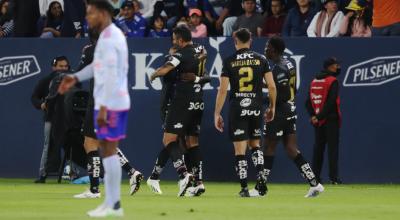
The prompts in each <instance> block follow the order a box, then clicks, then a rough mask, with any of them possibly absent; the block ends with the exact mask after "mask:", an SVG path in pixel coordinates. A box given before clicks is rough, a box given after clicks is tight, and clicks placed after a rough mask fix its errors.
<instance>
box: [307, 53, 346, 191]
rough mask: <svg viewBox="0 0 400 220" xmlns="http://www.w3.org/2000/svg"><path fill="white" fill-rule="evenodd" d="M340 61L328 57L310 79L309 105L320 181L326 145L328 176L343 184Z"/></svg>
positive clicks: (315, 162) (315, 163)
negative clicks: (320, 69)
mask: <svg viewBox="0 0 400 220" xmlns="http://www.w3.org/2000/svg"><path fill="white" fill-rule="evenodd" d="M339 74H340V64H339V62H338V61H337V59H336V58H334V57H331V58H328V59H327V60H325V62H324V70H323V71H321V73H319V74H317V76H316V77H315V78H314V80H313V81H312V82H311V85H310V90H309V95H308V98H307V101H306V108H307V111H308V113H309V114H310V116H311V123H312V124H313V126H314V128H315V144H314V152H313V162H312V169H313V170H314V172H315V175H316V177H317V179H318V180H319V181H320V180H321V178H320V174H321V169H322V164H323V159H324V152H325V146H326V145H328V159H329V179H330V181H331V183H332V184H341V183H342V182H341V180H340V179H339V178H338V157H339V128H340V123H341V113H340V98H339V95H338V91H339V83H338V80H337V79H336V77H337V76H338V75H339Z"/></svg>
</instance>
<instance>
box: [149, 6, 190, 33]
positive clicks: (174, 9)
mask: <svg viewBox="0 0 400 220" xmlns="http://www.w3.org/2000/svg"><path fill="white" fill-rule="evenodd" d="M162 13H164V14H165V15H166V16H167V28H168V29H169V30H171V29H172V28H173V27H174V26H175V24H176V23H177V22H178V21H179V20H180V19H181V18H182V17H184V14H185V7H184V6H183V0H162V1H157V2H156V4H155V5H154V15H153V16H155V17H156V16H159V15H161V14H162Z"/></svg>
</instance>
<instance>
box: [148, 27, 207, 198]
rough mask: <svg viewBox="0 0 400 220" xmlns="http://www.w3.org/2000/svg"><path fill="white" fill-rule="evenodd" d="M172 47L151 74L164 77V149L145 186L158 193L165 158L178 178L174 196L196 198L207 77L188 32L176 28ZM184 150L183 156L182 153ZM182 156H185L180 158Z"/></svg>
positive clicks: (199, 52) (200, 189) (202, 53)
mask: <svg viewBox="0 0 400 220" xmlns="http://www.w3.org/2000/svg"><path fill="white" fill-rule="evenodd" d="M173 44H174V48H173V49H172V50H171V51H170V53H171V55H170V56H169V57H168V59H167V62H166V63H165V64H164V65H163V66H162V67H160V68H158V69H157V70H156V72H155V73H154V74H153V75H152V77H151V80H152V81H153V80H154V79H156V78H157V77H161V76H163V77H164V80H165V81H166V82H167V83H164V89H163V94H164V99H163V101H162V103H164V104H162V108H161V109H162V113H161V114H162V118H164V117H163V116H164V113H165V112H166V113H165V119H164V137H163V144H164V149H163V150H161V152H160V153H159V156H158V158H157V160H156V165H155V167H154V169H153V172H152V174H151V176H150V178H149V179H148V180H147V184H148V185H149V187H150V189H151V190H152V191H153V192H155V193H157V194H162V191H161V188H160V185H159V176H160V174H161V172H162V169H163V167H164V166H165V164H166V162H167V161H168V158H171V160H172V162H173V165H174V167H175V169H176V170H177V173H178V176H179V179H180V180H179V192H178V196H184V195H185V193H186V191H187V190H188V194H189V196H199V195H201V194H202V193H204V192H205V188H204V185H203V182H202V156H201V153H200V148H199V138H198V136H199V134H200V126H201V119H202V115H203V110H204V102H203V89H202V87H203V85H204V84H205V83H206V82H208V77H205V76H203V74H204V64H205V56H206V53H205V49H204V47H203V46H201V45H198V44H193V42H192V37H191V33H190V30H189V29H188V28H186V27H184V26H180V27H177V28H175V29H174V31H173ZM185 150H186V154H185V153H184V151H185ZM184 154H185V157H184Z"/></svg>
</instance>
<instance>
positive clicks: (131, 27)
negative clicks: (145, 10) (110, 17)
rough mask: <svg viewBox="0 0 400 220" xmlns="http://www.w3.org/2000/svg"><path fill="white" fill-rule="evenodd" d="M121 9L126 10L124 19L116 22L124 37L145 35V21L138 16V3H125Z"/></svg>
mask: <svg viewBox="0 0 400 220" xmlns="http://www.w3.org/2000/svg"><path fill="white" fill-rule="evenodd" d="M121 8H122V9H125V10H126V14H125V18H124V19H121V20H119V21H118V22H117V25H118V27H119V28H121V30H122V32H124V34H125V36H126V37H128V38H131V37H144V36H145V33H146V19H145V18H144V17H143V16H142V15H141V14H140V11H139V8H140V7H139V2H138V1H125V2H124V3H123V4H122V7H121Z"/></svg>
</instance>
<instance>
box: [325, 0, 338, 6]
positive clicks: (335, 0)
mask: <svg viewBox="0 0 400 220" xmlns="http://www.w3.org/2000/svg"><path fill="white" fill-rule="evenodd" d="M337 1H338V0H322V1H321V2H322V4H324V5H325V4H327V3H328V2H337Z"/></svg>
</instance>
